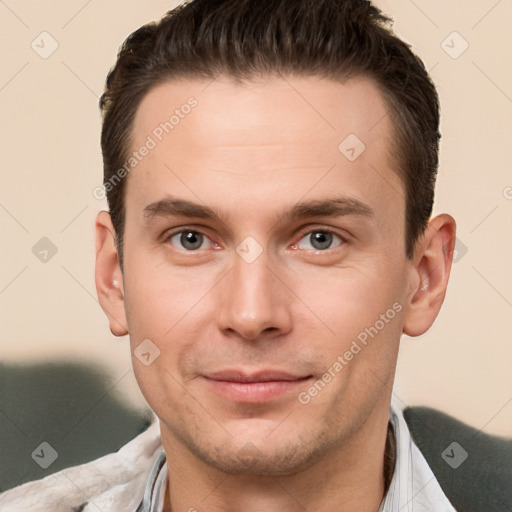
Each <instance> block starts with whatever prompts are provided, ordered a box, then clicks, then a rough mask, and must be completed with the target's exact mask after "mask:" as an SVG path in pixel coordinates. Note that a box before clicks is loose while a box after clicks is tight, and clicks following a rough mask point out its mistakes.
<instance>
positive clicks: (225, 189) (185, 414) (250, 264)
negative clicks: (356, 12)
mask: <svg viewBox="0 0 512 512" xmlns="http://www.w3.org/2000/svg"><path fill="white" fill-rule="evenodd" d="M190 97H193V98H195V101H197V104H196V105H195V106H194V107H193V108H184V109H182V108H181V107H182V105H185V104H187V100H189V98H190ZM175 109H178V110H179V115H178V114H177V115H178V117H179V121H176V118H175V119H174V120H173V127H172V129H169V126H167V130H168V131H169V133H166V132H165V131H163V129H162V127H161V126H160V125H161V123H165V122H166V121H168V120H169V118H170V116H171V115H172V114H173V112H174V110H175ZM387 111H388V109H387V106H386V104H385V102H384V100H383V99H382V97H381V95H380V93H379V92H378V90H377V88H376V86H375V85H374V84H373V83H372V82H371V81H370V80H369V79H365V78H353V79H351V80H349V81H347V82H345V83H344V84H340V83H335V82H332V81H328V80H322V79H320V78H316V77H308V78H297V77H295V78H292V77H289V78H287V79H286V80H285V79H282V78H269V79H266V80H261V81H257V82H256V81H254V82H252V81H251V82H249V83H246V84H244V85H241V84H236V83H234V82H232V81H230V80H229V79H217V80H215V81H213V82H211V83H209V82H206V81H204V82H203V81H174V82H168V83H164V84H162V85H160V86H158V87H157V88H155V89H153V90H152V91H151V92H150V93H149V94H148V95H147V96H146V97H145V99H144V101H143V102H142V104H141V105H140V107H139V109H138V111H137V115H136V119H135V123H134V127H133V140H132V144H131V150H132V151H136V150H138V148H140V147H141V146H143V145H145V144H148V140H149V139H148V136H150V138H151V139H152V140H153V142H154V143H155V144H156V145H155V146H154V147H151V149H150V150H149V152H148V154H147V155H146V156H145V157H143V158H142V159H141V161H140V162H139V163H138V164H137V166H136V167H135V168H134V169H133V170H132V171H131V173H130V175H129V177H128V181H127V188H126V196H125V204H126V223H125V232H124V272H123V293H124V307H125V310H126V318H127V323H128V331H129V333H130V340H131V348H132V354H133V351H134V350H135V349H136V348H137V347H138V346H139V345H140V344H141V343H142V342H143V341H144V340H151V344H153V345H154V346H156V347H157V348H158V350H159V351H160V355H159V357H157V358H156V359H155V360H154V361H153V362H152V363H151V364H149V365H147V366H146V365H145V364H143V363H142V362H141V361H140V360H139V359H138V358H137V357H135V356H134V357H133V365H134V371H135V374H136V377H137V380H138V382H139V384H140V387H141V389H142V392H143V394H144V396H145V397H146V399H147V401H148V403H149V405H150V406H151V407H152V409H153V410H154V411H155V412H156V414H157V415H158V416H159V418H160V420H161V428H162V439H163V440H164V443H168V444H169V445H171V446H175V447H181V448H182V449H184V450H186V451H187V452H188V453H192V454H194V455H195V456H197V457H199V458H200V459H201V460H203V461H206V462H208V463H210V464H212V465H214V466H216V467H217V468H220V469H222V470H225V471H235V472H236V471H249V472H258V473H269V474H271V473H286V472H292V471H295V470H297V469H298V468H301V467H307V466H308V465H311V464H312V462H313V461H315V460H318V458H319V457H320V456H322V455H325V454H326V453H328V452H329V451H332V450H336V448H337V447H340V446H341V445H342V444H343V443H345V442H346V441H348V440H349V439H351V438H353V436H356V435H358V434H357V433H358V432H360V431H361V429H363V428H364V425H365V424H367V423H368V422H370V420H371V418H373V417H374V416H375V414H376V411H380V412H379V414H382V411H383V410H385V409H386V407H387V403H388V401H389V395H390V389H391V386H392V382H393V376H394V369H395V363H396V357H397V351H398V343H399V338H400V335H401V333H402V329H403V322H404V315H405V314H406V306H405V305H406V303H407V300H408V296H409V294H410V291H411V282H410V281H411V279H410V272H409V270H410V262H408V260H407V259H406V256H405V234H404V230H405V220H404V215H405V213H404V212H405V201H404V192H403V190H404V187H403V183H402V182H401V180H400V178H399V177H398V176H397V173H396V168H395V167H394V166H395V164H394V162H393V161H392V159H391V155H392V154H393V151H395V146H394V143H393V140H392V129H391V121H390V119H389V116H387V115H386V114H387ZM159 126H160V130H158V127H159ZM157 135H158V136H157ZM347 137H348V139H347ZM160 139H161V140H160ZM361 143H364V146H365V147H364V146H363V145H362V144H361ZM340 144H341V146H340ZM149 145H150V146H153V144H152V143H151V142H150V143H149ZM175 201H181V202H180V203H175ZM183 201H185V202H187V204H185V203H183ZM188 203H194V204H196V205H197V208H196V209H195V210H196V211H193V210H194V208H188V207H190V206H191V205H190V204H188ZM307 205H309V207H307ZM184 206H186V207H187V208H184ZM205 209H207V212H210V215H207V214H206V213H205ZM145 343H146V344H147V343H148V342H147V341H146V342H145ZM151 344H150V345H143V347H146V348H147V347H153V348H151V350H149V351H146V353H147V352H149V353H150V354H151V355H150V356H148V355H146V356H144V357H145V358H146V359H147V360H149V359H152V358H153V357H154V355H156V354H157V351H156V349H155V348H154V346H153V345H151ZM347 352H348V353H347ZM350 353H351V354H352V356H350ZM340 356H341V357H340ZM336 363H338V364H336ZM327 374H329V375H330V378H329V377H326V376H325V375H327ZM319 380H320V381H321V382H322V383H323V384H318V382H317V381H319ZM315 383H316V386H315ZM315 389H316V391H315Z"/></svg>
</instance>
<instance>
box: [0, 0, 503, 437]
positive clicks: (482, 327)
mask: <svg viewBox="0 0 512 512" xmlns="http://www.w3.org/2000/svg"><path fill="white" fill-rule="evenodd" d="M175 3H176V2H172V1H163V0H152V1H151V2H143V1H142V0H140V1H134V0H108V1H100V0H89V1H88V2H87V1H86V0H67V1H63V0H60V1H53V2H52V1H48V2H34V1H31V2H29V1H27V0H5V1H2V2H0V20H1V27H2V28H1V30H0V37H1V39H2V41H1V43H2V48H3V50H4V51H3V58H2V66H1V68H0V106H1V111H2V117H1V119H2V123H1V126H0V130H1V135H0V141H1V142H0V144H1V152H0V155H1V160H0V165H1V168H2V173H1V188H0V226H1V228H0V229H1V236H2V258H1V261H2V264H1V271H0V309H1V330H0V335H1V342H0V343H1V346H0V350H1V358H2V359H3V360H5V361H8V362H37V361H42V360H46V359H52V360H53V359H74V360H80V361H93V362H98V363H100V364H102V365H104V366H105V367H107V368H108V370H109V371H110V372H111V374H112V378H113V382H114V383H117V385H116V386H115V389H114V391H113V392H120V393H123V394H125V395H126V396H127V397H129V398H130V400H132V401H133V402H134V403H135V404H141V403H142V397H141V396H140V393H139V392H138V389H137V386H136V383H135V380H134V377H133V373H132V372H131V363H130V357H129V350H128V340H127V338H124V339H121V340H118V339H115V338H114V337H113V336H112V335H111V334H110V332H109V329H108V325H107V321H106V318H105V317H104V314H103V312H102V311H101V309H100V306H99V304H98V302H97V300H96V292H95V287H94V280H93V270H94V261H93V250H94V240H93V222H94V218H95V215H96V213H97V212H98V211H99V210H100V209H101V208H104V207H105V203H104V202H102V201H99V200H97V199H95V198H94V196H93V189H94V188H95V187H97V186H99V185H100V184H101V155H100V149H99V132H100V116H99V112H98V108H97V102H98V97H99V96H100V94H101V92H102V87H103V81H104V78H105V76H106V73H107V71H108V69H109V67H110V66H111V65H112V64H113V62H114V59H115V55H116V51H117V48H118V46H119V45H120V44H121V42H122V41H123V39H124V38H125V36H127V35H128V34H129V33H130V32H131V31H133V30H134V29H135V28H137V27H138V26H140V25H141V24H142V23H144V22H147V21H150V20H152V19H156V18H158V17H160V15H161V14H163V13H164V12H165V11H166V10H168V9H169V8H171V7H172V6H173V5H175ZM377 4H378V5H379V6H381V7H382V8H383V9H384V10H385V12H387V13H389V14H390V15H391V16H392V17H393V18H394V19H395V29H396V31H397V32H398V33H399V35H401V36H402V37H404V38H405V39H406V40H407V41H408V42H409V43H411V44H412V46H413V48H414V49H415V50H416V51H417V52H418V53H419V55H420V56H421V57H422V58H423V59H424V61H425V63H426V65H427V68H428V69H431V70H432V76H433V79H434V80H435V82H436V83H437V85H438V88H439V92H440V96H441V101H442V133H443V142H442V154H441V168H440V177H439V182H438V187H437V206H436V213H439V212H448V213H451V214H452V215H453V216H454V217H455V218H456V219H457V221H458V238H459V240H460V244H459V252H458V261H457V262H456V263H455V265H454V268H453V272H452V278H451V286H450V288H449V292H448V296H447V299H446V302H445V305H444V309H443V310H442V313H441V315H440V317H439V318H438V320H437V322H436V324H435V325H434V327H433V328H432V329H431V330H430V331H429V332H428V333H427V334H425V335H424V336H422V337H421V338H416V339H409V338H407V337H404V339H403V343H402V351H401V355H400V360H399V367H398V377H397V382H396V388H395V391H396V395H397V396H398V397H399V398H400V399H401V400H402V401H403V402H404V403H406V404H426V405H430V406H435V407H438V408H440V409H442V410H445V411H447V412H449V413H450V414H453V415H455V416H457V417H459V418H461V419H462V420H464V421H466V422H469V423H471V424H473V425H474V426H476V427H478V428H482V429H484V430H485V431H487V432H494V433H502V434H509V435H510V434H511V433H512V372H511V371H510V366H511V364H510V363H511V360H512V343H511V341H512V339H511V325H512V271H511V262H512V258H511V256H512V237H511V235H512V170H511V165H512V164H511V146H512V141H511V135H512V67H511V66H510V62H512V44H511V43H512V40H511V36H510V30H509V24H510V19H511V18H512V3H511V2H510V1H508V0H501V1H497V0H478V1H476V0H472V1H462V0H449V1H448V0H415V1H412V0H381V1H378V2H377ZM42 32H47V33H48V34H49V35H48V34H43V35H40V34H41V33H42ZM453 32H457V34H453ZM443 41H444V43H443ZM31 44H32V46H33V47H32V46H31ZM57 44H58V48H57V49H56V50H55V51H54V53H52V54H51V55H49V56H48V53H50V51H51V50H52V49H53V47H54V46H55V45H57ZM466 45H468V46H467V49H466V50H465V51H464V52H463V53H462V50H464V48H465V47H466ZM42 57H47V58H42ZM42 237H47V238H48V239H49V240H51V242H52V244H53V245H54V246H55V248H56V249H57V252H56V254H55V255H53V256H52V252H51V250H52V249H51V246H48V245H45V244H48V242H41V244H43V245H41V247H39V246H36V248H37V250H34V252H36V253H37V255H38V256H39V258H42V257H43V256H44V252H43V253H41V251H44V250H49V251H50V252H49V253H48V256H47V260H48V261H46V262H42V261H40V259H38V257H36V255H35V254H34V253H33V247H34V246H35V245H36V244H37V243H38V241H39V240H40V239H41V238H42Z"/></svg>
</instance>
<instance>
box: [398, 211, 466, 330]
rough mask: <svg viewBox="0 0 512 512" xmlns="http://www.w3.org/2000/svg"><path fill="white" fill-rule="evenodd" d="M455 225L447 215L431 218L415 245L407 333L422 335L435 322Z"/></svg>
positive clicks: (447, 268)
mask: <svg viewBox="0 0 512 512" xmlns="http://www.w3.org/2000/svg"><path fill="white" fill-rule="evenodd" d="M455 232H456V225H455V220H454V219H453V217H451V216H450V215H447V214H442V215H438V216H437V217H435V218H433V219H431V221H430V222H429V225H428V226H427V229H426V230H425V233H424V234H423V237H422V238H421V239H420V240H419V241H418V243H417V245H416V250H415V254H414V257H413V267H412V268H411V280H410V282H411V291H410V294H409V299H408V304H407V313H406V315H405V320H404V333H405V334H407V335H409V336H419V335H421V334H423V333H424V332H425V331H427V330H428V329H429V328H430V327H431V325H432V324H433V323H434V320H435V319H436V317H437V315H438V313H439V310H440V309H441V305H442V303H443V301H444V297H445V295H446V287H447V285H448V279H449V277H450V270H451V265H452V258H453V251H454V248H455Z"/></svg>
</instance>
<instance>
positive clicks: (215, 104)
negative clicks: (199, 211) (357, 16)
mask: <svg viewBox="0 0 512 512" xmlns="http://www.w3.org/2000/svg"><path fill="white" fill-rule="evenodd" d="M387 113H388V107H387V104H386V102H385V101H384V99H383V97H382V95H381V93H380V92H379V90H378V88H377V86H376V85H375V84H374V83H373V81H372V80H370V79H368V78H365V77H355V78H352V79H350V80H347V81H345V82H344V83H340V82H334V81H332V80H328V79H322V78H320V77H281V76H280V77H272V78H264V79H259V80H250V81H247V82H243V83H235V82H234V81H233V80H232V79H230V78H227V77H220V78H217V79H215V80H213V81H212V80H209V81H207V80H176V81H169V82H165V83H163V84H160V85H158V86H157V87H155V88H153V89H152V90H150V92H149V93H148V94H147V95H146V97H145V98H144V99H143V101H142V102H141V104H140V106H139V108H138V110H137V113H136V116H135V120H134V125H133V131H132V144H131V151H135V152H137V151H138V149H139V148H142V147H143V146H145V145H146V146H147V145H148V143H149V145H150V146H151V150H150V151H144V153H145V156H144V157H143V158H142V159H140V163H137V168H136V169H134V171H133V172H130V174H129V179H128V184H127V196H126V197H127V208H129V204H128V203H129V201H130V195H134V196H136V197H135V199H133V198H132V199H133V200H135V201H136V202H137V203H138V204H137V208H139V209H141V208H143V207H144V206H145V205H146V204H148V203H149V202H153V201H155V200H158V199H160V197H159V196H163V195H165V193H167V194H172V195H181V196H186V197H187V198H189V199H195V200H197V199H198V198H200V199H201V202H205V201H206V202H215V201H217V204H214V206H215V207H217V206H219V207H220V206H221V205H224V206H226V208H227V207H228V206H229V205H232V207H233V208H235V207H237V204H236V200H235V199H236V198H238V199H239V200H240V201H242V200H243V199H244V197H245V198H250V199H251V201H253V202H255V201H257V197H258V196H261V198H262V200H267V203H266V205H267V206H269V203H268V200H269V199H270V198H272V199H273V200H274V201H278V202H281V203H282V202H284V201H286V200H288V201H290V202H292V203H293V201H296V200H298V199H299V196H300V195H304V194H306V193H308V194H310V195H313V196H314V195H315V193H317V194H320V195H321V194H322V192H323V193H329V192H332V191H333V189H334V188H337V189H338V190H339V192H340V193H347V194H348V195H351V196H352V197H354V198H355V199H359V200H365V199H366V200H369V201H371V200H378V201H380V203H383V204H382V207H383V208H384V209H386V208H388V209H389V208H391V209H393V208H395V209H396V207H397V206H398V207H400V208H403V197H402V196H403V194H402V192H401V190H402V184H401V182H400V179H399V178H398V176H397V173H396V168H395V164H394V162H393V161H392V160H393V159H392V158H391V155H392V154H393V150H394V144H393V140H392V126H391V121H390V119H389V116H388V115H387ZM308 189H309V192H308ZM176 192H178V194H177V193H176ZM283 192H285V193H284V194H283ZM235 196H236V197H235ZM358 196H359V197H358ZM365 196H367V197H365ZM372 196H373V197H372ZM386 201H387V203H389V204H384V203H386ZM254 204H255V203H254ZM239 206H240V205H238V207H239ZM260 206H262V207H263V206H265V203H261V205H260Z"/></svg>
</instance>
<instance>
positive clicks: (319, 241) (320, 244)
mask: <svg viewBox="0 0 512 512" xmlns="http://www.w3.org/2000/svg"><path fill="white" fill-rule="evenodd" d="M310 238H311V245H312V246H313V247H314V248H315V249H327V248H328V247H329V246H330V245H331V242H332V235H331V233H324V232H322V231H317V232H316V233H312V234H311V237H310Z"/></svg>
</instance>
